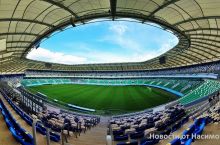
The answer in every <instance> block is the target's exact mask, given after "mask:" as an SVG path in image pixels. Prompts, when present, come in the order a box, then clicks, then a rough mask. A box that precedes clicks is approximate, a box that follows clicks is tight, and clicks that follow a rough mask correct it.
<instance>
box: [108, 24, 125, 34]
mask: <svg viewBox="0 0 220 145" xmlns="http://www.w3.org/2000/svg"><path fill="white" fill-rule="evenodd" d="M109 30H111V31H113V32H114V33H116V35H123V34H124V33H125V32H126V31H127V30H128V26H126V25H124V24H122V23H119V24H115V25H110V27H109Z"/></svg>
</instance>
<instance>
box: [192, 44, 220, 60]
mask: <svg viewBox="0 0 220 145" xmlns="http://www.w3.org/2000/svg"><path fill="white" fill-rule="evenodd" d="M191 47H192V48H193V49H196V50H199V51H202V52H204V53H207V54H209V55H211V56H214V57H216V55H214V54H212V53H210V52H208V51H207V50H205V49H207V47H204V46H200V45H192V46H191ZM201 47H202V48H205V49H201Z"/></svg>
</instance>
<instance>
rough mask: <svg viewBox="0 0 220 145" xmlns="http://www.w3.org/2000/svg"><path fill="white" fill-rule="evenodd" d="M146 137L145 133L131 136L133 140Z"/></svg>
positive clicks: (136, 133)
mask: <svg viewBox="0 0 220 145" xmlns="http://www.w3.org/2000/svg"><path fill="white" fill-rule="evenodd" d="M143 137H144V132H135V133H131V134H130V138H131V139H139V138H143Z"/></svg>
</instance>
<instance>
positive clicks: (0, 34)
mask: <svg viewBox="0 0 220 145" xmlns="http://www.w3.org/2000/svg"><path fill="white" fill-rule="evenodd" d="M4 35H6V36H7V35H31V36H39V35H38V34H33V33H25V32H9V33H0V36H4Z"/></svg>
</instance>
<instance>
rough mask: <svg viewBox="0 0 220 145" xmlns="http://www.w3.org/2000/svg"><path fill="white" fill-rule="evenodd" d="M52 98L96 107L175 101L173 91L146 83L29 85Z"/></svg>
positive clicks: (130, 107) (141, 106) (134, 107)
mask: <svg viewBox="0 0 220 145" xmlns="http://www.w3.org/2000/svg"><path fill="white" fill-rule="evenodd" d="M27 89H28V90H30V91H31V92H32V93H36V92H41V93H43V94H45V95H47V96H48V97H49V98H50V99H57V100H59V101H62V102H65V103H70V104H74V105H78V106H81V107H87V108H92V109H96V110H121V111H126V112H133V111H139V110H144V109H146V108H150V107H154V106H157V105H160V104H164V103H167V102H170V101H173V100H175V99H176V98H177V97H176V96H175V95H173V94H170V93H168V92H165V91H163V90H160V89H155V88H149V87H146V86H96V85H73V84H61V85H42V86H33V87H28V88H27Z"/></svg>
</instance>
